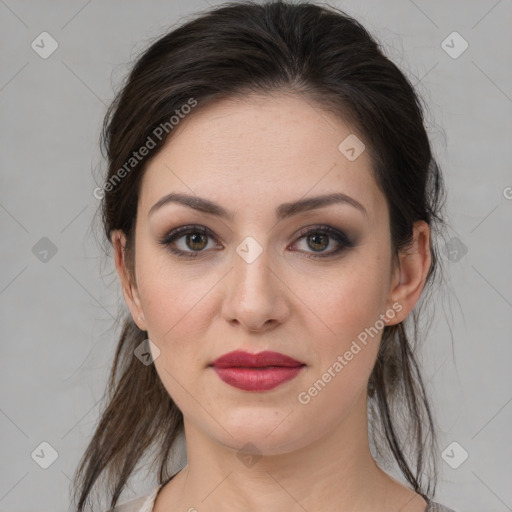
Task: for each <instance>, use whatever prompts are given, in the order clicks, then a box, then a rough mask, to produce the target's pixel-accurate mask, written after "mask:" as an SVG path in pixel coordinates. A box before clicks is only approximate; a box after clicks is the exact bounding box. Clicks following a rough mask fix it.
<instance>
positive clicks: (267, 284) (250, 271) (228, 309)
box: [224, 237, 284, 330]
mask: <svg viewBox="0 0 512 512" xmlns="http://www.w3.org/2000/svg"><path fill="white" fill-rule="evenodd" d="M273 267H275V265H273V263H272V261H271V257H270V255H269V251H268V250H267V249H266V248H264V247H263V246H262V245H260V244H259V243H258V242H257V241H256V240H255V239H254V238H252V237H247V238H245V239H244V240H243V241H242V242H241V243H240V244H239V245H238V247H237V248H236V254H234V255H233V270H232V272H231V273H230V274H231V276H230V279H229V283H228V290H227V292H226V295H225V304H224V309H225V310H224V313H225V315H227V316H226V319H227V320H228V321H230V322H233V321H234V320H237V321H238V322H239V323H241V324H243V325H244V326H245V327H246V328H247V329H250V330H257V329H260V328H261V327H262V326H263V325H265V324H267V322H268V321H269V320H279V319H281V318H282V315H283V313H284V307H283V306H284V300H283V299H284V298H283V297H282V291H281V290H280V286H279V279H277V278H276V276H275V275H274V272H275V270H274V268H273Z"/></svg>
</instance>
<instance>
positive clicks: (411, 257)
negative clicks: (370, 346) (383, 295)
mask: <svg viewBox="0 0 512 512" xmlns="http://www.w3.org/2000/svg"><path fill="white" fill-rule="evenodd" d="M398 257H399V265H398V267H397V268H395V271H394V274H393V279H392V283H391V290H390V299H389V300H390V301H391V304H399V305H400V306H402V307H401V309H399V308H398V307H397V308H396V311H397V313H396V316H395V317H394V319H393V320H394V321H393V322H390V324H389V325H393V324H397V323H400V322H401V321H402V320H404V318H406V317H407V315H408V314H409V313H410V312H411V310H412V309H413V308H414V306H415V304H416V302H417V301H418V299H419V298H420V295H421V292H422V291H423V288H424V286H425V281H426V279H427V274H428V271H429V269H430V265H431V262H432V257H431V254H430V227H429V225H428V224H427V223H426V222H425V221H417V222H415V223H414V226H413V241H412V243H411V246H410V247H408V248H406V249H405V250H404V251H400V252H399V255H398ZM391 304H390V305H391Z"/></svg>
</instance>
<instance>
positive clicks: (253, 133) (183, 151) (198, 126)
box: [141, 94, 385, 214]
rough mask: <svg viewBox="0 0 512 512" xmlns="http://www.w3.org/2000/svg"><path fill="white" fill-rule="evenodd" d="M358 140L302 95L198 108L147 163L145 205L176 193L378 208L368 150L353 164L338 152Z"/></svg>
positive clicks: (249, 202)
mask: <svg viewBox="0 0 512 512" xmlns="http://www.w3.org/2000/svg"><path fill="white" fill-rule="evenodd" d="M354 135H355V136H356V137H357V138H358V139H360V140H361V139H362V138H363V137H362V135H361V134H355V133H354V130H353V129H352V128H351V127H350V126H349V125H348V124H346V123H345V122H344V121H343V120H342V119H341V118H339V117H338V116H334V115H333V114H332V113H329V112H327V111H325V110H323V109H321V107H319V106H317V105H315V104H314V103H313V102H311V101H310V100H306V99H305V98H303V97H301V96H299V95H291V94H275V95H265V96H259V95H251V96H248V97H246V98H244V99H243V100H241V99H229V100H221V101H218V102H215V103H212V104H210V105H207V106H205V107H202V108H201V107H200V106H199V107H196V110H192V112H191V113H190V114H189V115H188V117H185V118H184V119H182V120H181V121H180V122H179V124H178V125H177V126H175V127H174V129H173V131H172V133H171V137H170V138H169V139H168V141H167V143H166V145H165V146H164V148H163V149H162V150H161V151H160V152H159V153H158V154H157V155H156V156H155V158H154V159H153V160H151V161H150V163H149V165H148V167H147V169H146V172H145V175H144V178H143V182H142V190H141V202H142V203H143V204H142V205H141V207H142V209H143V210H144V209H145V210H148V209H149V208H150V207H151V205H152V204H153V203H154V202H156V201H157V200H158V199H159V198H160V197H161V196H162V195H164V194H166V193H169V192H172V191H176V192H187V193H195V194H197V195H202V196H205V195H206V196H209V197H211V198H213V197H215V198H216V200H217V201H218V202H220V203H221V204H223V205H226V206H227V207H229V204H230V203H233V202H236V203H239V204H246V205H248V206H249V205H252V206H258V207H259V208H260V209H261V208H264V206H265V204H267V203H268V205H269V207H272V208H273V207H274V205H276V204H281V203H282V202H286V201H288V200H290V201H292V200H296V199H298V197H299V196H300V197H302V196H306V195H317V194H324V193H331V192H343V193H345V194H348V195H351V196H353V197H354V198H356V199H357V200H359V201H360V202H362V203H363V204H364V205H365V206H366V208H367V209H368V210H371V209H375V208H377V209H378V208H379V207H383V206H385V205H384V202H383V201H384V198H383V197H382V194H381V192H380V190H378V187H377V185H376V183H375V181H374V178H373V176H372V173H371V160H370V156H369V153H368V151H362V153H361V154H360V155H359V156H358V157H357V158H356V159H355V160H352V161H351V160H349V159H348V158H347V157H346V156H345V154H344V153H342V151H340V148H339V146H340V144H341V143H342V142H343V141H344V140H346V139H347V137H354ZM349 140H352V139H349ZM363 142H364V141H363ZM262 199H264V200H263V201H262ZM377 213H379V212H377ZM381 213H382V212H380V213H379V214H381Z"/></svg>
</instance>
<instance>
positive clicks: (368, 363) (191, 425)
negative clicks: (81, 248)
mask: <svg viewBox="0 0 512 512" xmlns="http://www.w3.org/2000/svg"><path fill="white" fill-rule="evenodd" d="M352 133H354V132H353V130H352V129H351V128H350V127H349V126H348V125H346V124H345V123H344V122H343V121H342V120H341V119H339V118H337V117H334V116H333V115H332V114H330V113H327V112H325V111H323V110H321V109H320V107H317V106H315V105H313V104H312V103H311V102H310V101H306V100H305V99H304V98H302V97H301V96H299V95H293V94H277V95H272V96H255V95H253V96H249V97H246V98H245V99H244V100H243V101H242V100H237V101H234V100H223V101H222V102H217V103H215V104H211V105H209V106H207V107H205V108H202V109H199V108H198V109H196V110H195V111H194V112H193V113H192V114H190V115H189V116H188V117H187V118H185V119H184V120H182V121H181V122H180V124H179V125H178V126H177V127H176V128H175V129H174V131H173V133H172V138H171V139H170V140H169V141H168V142H167V144H166V146H165V147H164V149H163V150H162V151H161V152H160V153H158V154H157V155H156V156H155V157H154V158H153V159H152V160H151V161H150V163H149V165H148V167H147V170H146V172H145V175H144V177H143V181H142V184H141V191H140V195H139V204H138V212H137V221H136V231H135V236H136V238H135V240H136V241H135V279H131V278H130V276H129V273H128V272H127V269H126V262H125V259H124V257H123V246H124V243H125V239H124V235H123V233H122V232H119V231H116V232H115V233H114V234H113V237H112V241H113V245H114V249H115V263H116V268H117V271H118V275H119V278H120V281H121V284H122V289H123V294H124V298H125V301H126V304H127V306H128V308H129V310H130V312H131V314H132V316H133V319H134V321H135V322H136V323H137V325H138V326H139V327H140V329H142V330H147V332H148V337H149V339H150V340H151V341H152V342H153V343H154V344H155V346H157V347H158V349H159V350H160V355H159V356H158V357H157V358H156V359H155V362H154V364H155V366H156V370H157V372H158V374H159V376H160V378H161V380H162V382H163V384H164V386H165V388H166V389H167V390H168V392H169V394H170V396H171V397H172V398H173V400H174V402H175V403H176V404H177V406H178V407H179V408H180V410H181V411H182V413H183V415H184V425H185V436H186V449H187V457H188V464H187V466H185V468H184V469H183V470H182V471H181V472H180V473H179V474H178V475H177V476H176V477H175V478H174V479H173V480H172V481H171V482H169V484H167V485H166V486H165V487H164V488H163V489H162V490H161V492H160V493H159V495H158V498H157V501H156V504H155V511H156V512H163V511H167V512H169V511H174V510H188V509H189V508H190V507H196V508H197V509H198V510H201V511H218V510H222V511H231V510H233V511H235V510H236V511H240V510H246V511H261V510H265V511H266V512H274V511H282V510H288V511H303V510H304V509H306V510H308V512H314V511H323V512H326V511H335V510H336V511H339V510H353V511H361V512H366V511H368V512H369V511H375V510H380V511H399V510H400V511H401V512H420V511H421V512H422V511H423V510H424V509H425V506H426V503H425V501H424V500H423V498H421V497H420V496H419V495H418V494H416V493H414V492H413V491H412V490H410V489H409V488H407V487H405V486H403V485H402V484H399V483H398V482H397V481H396V480H394V479H392V478H391V477H389V476H388V475H387V474H386V473H385V472H383V471H382V470H381V469H380V468H379V467H378V466H377V465H376V463H375V461H374V460H373V458H372V456H371V453H370V449H369V444H368V430H367V412H366V404H367V402H366V401H367V397H366V389H367V383H368V378H369V376H370V373H371V370H372V367H373V365H374V362H375V359H376V357H377V353H378V347H379V343H380V339H381V331H379V333H378V335H374V336H373V337H369V338H368V342H367V344H366V345H362V344H361V343H359V345H360V347H361V350H360V351H359V352H358V353H357V354H356V355H354V356H353V358H352V359H351V360H350V361H348V364H346V365H344V366H343V369H342V370H341V371H338V372H334V373H335V377H333V378H331V380H330V382H328V383H327V384H326V385H325V387H323V389H321V391H320V392H318V393H317V394H316V395H315V396H314V397H311V399H310V401H309V402H308V403H307V404H304V403H301V402H300V401H299V400H298V395H299V393H301V392H307V391H308V389H309V388H310V387H311V386H312V385H313V384H314V382H315V381H317V380H318V379H320V378H322V375H323V374H324V373H325V372H326V371H327V370H328V368H329V367H331V368H332V367H333V364H334V363H335V361H337V358H338V356H340V355H341V356H343V354H345V352H347V351H348V350H349V349H350V347H351V345H352V343H353V341H354V340H357V336H358V334H360V333H361V332H362V331H364V330H365V328H369V327H371V326H375V325H376V321H377V320H378V319H379V318H381V317H380V316H379V315H382V314H386V311H387V310H390V309H391V310H393V311H394V313H395V315H394V318H392V319H391V318H389V317H388V316H386V320H387V322H386V323H388V324H394V323H398V322H400V321H401V320H403V319H404V318H405V317H406V316H407V314H408V313H409V312H410V311H411V310H412V308H413V307H414V305H415V303H416V302H417V300H418V299H419V297H420V294H421V291H422V289H423V287H424V284H425V278H426V275H427V271H428V269H429V266H430V252H429V236H430V234H429V228H428V225H427V224H426V223H424V222H418V223H417V224H416V225H415V230H414V233H415V243H414V244H413V246H412V247H411V248H410V250H408V251H407V252H406V253H401V254H400V267H398V266H393V259H392V250H391V245H390V230H389V213H388V207H387V203H386V200H385V197H384V195H383V194H382V192H381V191H380V189H379V188H378V186H377V184H376V182H375V180H374V178H373V176H372V174H371V162H370V158H369V154H368V152H367V151H363V152H362V153H361V155H360V156H359V157H358V158H357V159H356V160H354V161H349V160H348V159H347V158H346V157H345V156H344V155H343V154H342V153H341V152H340V150H339V149H338V145H339V144H340V143H341V142H342V141H343V140H344V139H345V138H346V137H347V136H348V135H350V134H352ZM357 136H358V137H359V138H360V139H362V136H360V135H357ZM170 192H181V193H186V194H191V195H196V196H200V197H203V198H207V199H209V200H211V201H214V202H215V203H218V204H219V205H221V206H222V207H223V208H225V209H227V210H229V211H230V212H232V218H231V219H224V218H223V219H221V218H219V217H216V216H214V215H211V214H206V213H202V212H198V211H196V210H194V209H192V208H190V207H188V206H185V205H181V204H177V203H168V204H166V205H164V206H162V207H161V208H159V209H157V210H156V211H154V212H153V213H152V215H151V216H150V217H149V218H148V212H149V210H150V208H151V207H152V206H153V205H154V204H155V203H156V202H157V201H158V200H159V199H160V198H162V197H163V196H165V195H166V194H168V193H170ZM333 192H341V193H344V194H346V195H348V196H350V197H351V198H353V199H355V200H357V201H359V202H360V203H361V204H362V205H363V206H364V208H365V209H366V214H364V213H363V212H361V211H360V210H358V209H357V208H355V207H353V206H351V205H350V204H341V203H338V204H331V205H329V206H324V207H322V208H320V209H317V210H312V211H307V212H303V213H299V214H297V215H294V216H292V217H289V218H286V219H283V220H278V219H277V218H276V216H275V210H276V208H277V207H278V206H279V205H281V204H282V203H288V202H291V201H296V200H298V199H304V198H306V197H312V196H316V195H321V194H330V193H333ZM190 224H194V225H199V226H204V227H206V228H208V229H209V230H210V231H211V232H212V233H213V235H214V236H213V237H208V238H207V239H206V241H205V240H201V239H200V238H199V239H198V238H197V235H196V238H195V239H193V240H192V241H190V240H189V244H188V245H187V238H186V236H184V235H183V234H181V238H180V239H178V240H175V241H174V246H175V247H177V248H179V249H181V250H184V251H188V252H189V253H193V252H194V248H196V252H198V251H197V248H198V247H199V249H200V251H202V252H199V255H198V257H196V258H189V259H187V258H186V257H183V258H180V257H179V256H177V255H174V254H172V253H171V252H170V251H169V248H166V247H165V246H164V245H162V244H159V243H158V241H159V240H160V239H162V238H164V236H165V235H166V234H167V233H168V232H170V231H171V230H172V229H174V228H177V227H180V226H186V225H190ZM321 225H329V226H332V227H333V228H334V229H337V230H339V231H341V232H343V233H345V234H346V235H347V237H348V238H349V240H350V241H351V242H352V244H353V246H352V247H345V248H343V249H342V251H341V252H339V253H338V254H333V255H328V254H329V253H333V252H334V251H335V250H336V249H337V248H338V247H340V245H339V243H338V242H337V241H336V239H334V238H332V237H329V238H327V239H325V238H323V239H322V238H321V239H318V238H317V239H315V237H311V236H310V237H309V238H308V237H307V236H306V237H305V238H302V239H300V236H299V231H300V230H301V229H302V228H304V227H306V226H309V227H319V226H321ZM248 236H250V237H252V238H254V239H255V240H256V241H257V243H258V244H259V246H260V247H261V249H262V253H261V254H260V255H259V256H258V257H257V258H256V259H255V261H253V262H251V263H248V262H247V261H245V260H244V259H243V258H242V257H241V256H240V255H239V254H238V253H237V250H236V249H237V247H239V246H240V244H241V243H242V241H244V239H245V238H246V237H248ZM194 244H195V245H194ZM315 244H316V245H315ZM341 247H343V245H341ZM315 249H316V250H315ZM322 254H327V256H325V257H323V258H322V257H321V255H322ZM308 256H309V257H308ZM315 256H316V258H315ZM393 304H395V307H394V308H393ZM397 305H398V306H397ZM398 308H400V311H397V309H398ZM235 349H240V350H246V351H248V352H252V353H257V352H261V351H263V350H274V351H277V352H281V353H284V354H286V355H289V356H291V357H293V358H295V359H297V360H299V361H302V362H303V363H305V364H306V367H305V368H303V370H302V371H301V373H300V374H299V375H298V376H297V377H296V378H295V379H292V380H291V381H288V382H286V383H284V384H282V385H280V386H278V387H277V388H274V389H273V390H270V391H265V392H248V391H242V390H239V389H237V388H234V387H232V386H229V385H228V384H226V383H224V382H223V381H221V380H220V379H219V377H218V376H217V375H216V374H215V372H214V371H213V370H212V369H211V368H209V367H208V364H210V363H211V362H212V361H213V360H214V359H216V358H217V357H219V356H221V355H222V354H224V353H226V352H230V351H232V350H235ZM247 443H251V445H250V447H247ZM243 447H245V448H244V449H243V450H241V449H242V448H243ZM240 453H246V454H249V455H250V454H253V455H255V458H254V459H252V462H251V463H248V464H247V463H246V464H244V462H243V461H242V460H241V457H240V456H239V455H240Z"/></svg>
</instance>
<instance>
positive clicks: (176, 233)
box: [158, 226, 353, 258]
mask: <svg viewBox="0 0 512 512" xmlns="http://www.w3.org/2000/svg"><path fill="white" fill-rule="evenodd" d="M209 239H214V240H216V237H215V235H214V234H213V233H212V232H211V231H210V230H209V229H208V228H205V227H204V226H182V227H179V228H176V229H174V230H172V231H170V232H169V233H168V234H167V235H165V237H164V238H163V239H161V240H159V242H158V243H159V244H161V245H163V246H165V247H167V249H168V250H169V251H170V252H172V253H173V254H176V255H178V256H180V257H183V258H197V257H198V256H200V255H201V253H203V252H205V249H211V248H212V247H211V246H210V247H209V242H210V240H209ZM333 240H334V243H335V244H337V245H338V248H337V249H334V250H330V251H328V252H327V251H326V249H327V248H329V247H331V246H332V245H333V243H332V242H333ZM302 241H304V242H306V246H307V247H306V251H305V252H308V251H307V248H309V249H312V251H313V253H317V254H316V255H315V254H313V255H311V256H308V258H326V257H329V256H333V255H335V254H338V253H340V252H341V251H343V250H344V249H346V248H348V247H352V246H353V244H352V243H351V241H350V240H349V239H348V238H347V236H346V235H345V234H344V233H343V232H341V231H338V230H337V229H335V228H333V227H331V226H316V227H314V228H311V227H307V228H304V229H302V230H301V231H300V232H299V238H298V240H297V241H296V242H295V244H297V243H299V242H302ZM295 244H294V245H295ZM215 247H216V248H221V246H218V245H214V247H213V248H215ZM292 247H293V246H292Z"/></svg>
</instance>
